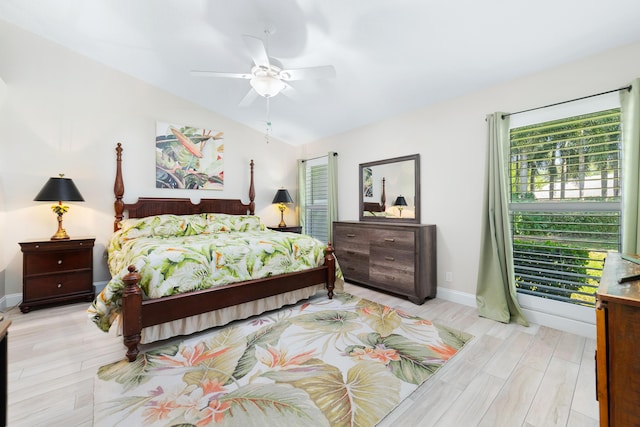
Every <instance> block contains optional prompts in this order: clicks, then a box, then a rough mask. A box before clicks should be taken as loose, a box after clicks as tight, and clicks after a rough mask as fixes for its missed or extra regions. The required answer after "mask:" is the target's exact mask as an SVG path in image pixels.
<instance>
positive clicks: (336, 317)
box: [94, 294, 471, 427]
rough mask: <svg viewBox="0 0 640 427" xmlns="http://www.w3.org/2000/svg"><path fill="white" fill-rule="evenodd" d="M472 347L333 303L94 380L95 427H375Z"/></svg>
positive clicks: (228, 331)
mask: <svg viewBox="0 0 640 427" xmlns="http://www.w3.org/2000/svg"><path fill="white" fill-rule="evenodd" d="M470 339H471V336H470V335H469V334H466V333H463V332H460V331H456V330H452V329H450V328H447V327H444V326H440V325H435V324H433V323H431V322H430V321H428V320H425V319H421V318H418V317H415V316H412V315H410V314H408V313H405V312H403V311H400V310H397V309H393V308H390V307H387V306H384V305H380V304H378V303H375V302H372V301H368V300H366V299H362V298H358V297H355V296H352V295H349V294H339V295H336V296H335V297H334V299H333V300H328V299H326V298H324V297H323V298H313V299H311V300H308V301H306V302H304V303H300V304H298V305H295V306H291V307H286V308H283V309H281V310H278V311H274V312H270V313H267V314H264V315H262V316H259V317H253V318H250V319H248V320H244V321H239V322H234V323H232V324H231V325H229V326H227V327H224V328H220V329H215V330H213V331H208V332H206V333H201V334H197V335H193V336H190V337H188V338H187V339H185V340H184V341H182V342H179V343H178V342H176V343H175V344H170V345H166V346H164V347H162V348H157V349H155V350H150V351H147V352H146V353H144V354H140V356H138V359H137V360H136V361H135V362H133V363H128V362H126V361H125V360H122V361H120V362H116V363H113V364H110V365H107V366H103V367H101V368H100V369H99V371H98V374H97V378H96V383H95V409H94V417H95V420H94V421H95V425H96V426H133V425H136V426H151V425H153V426H156V425H158V426H160V425H162V426H176V425H180V426H208V425H221V426H239V427H240V426H241V427H244V426H305V427H311V426H373V425H375V424H376V423H377V422H378V421H380V420H381V419H382V418H383V417H384V416H385V415H387V414H388V413H389V412H390V411H391V410H393V408H395V407H396V406H397V405H398V404H399V403H400V402H401V401H402V400H403V399H405V398H406V397H407V396H408V395H409V394H410V393H411V392H412V391H413V390H415V389H416V388H417V387H418V386H419V385H420V384H421V383H422V382H424V381H425V380H427V379H428V378H429V377H430V376H431V375H433V373H434V372H435V371H436V370H438V369H439V368H440V367H442V366H443V365H444V363H445V362H446V361H447V360H448V359H450V358H451V357H452V356H453V355H454V354H455V353H456V352H457V351H458V350H459V349H460V348H462V346H463V345H464V344H465V343H467V342H468V341H469V340H470Z"/></svg>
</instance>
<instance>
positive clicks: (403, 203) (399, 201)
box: [393, 196, 407, 206]
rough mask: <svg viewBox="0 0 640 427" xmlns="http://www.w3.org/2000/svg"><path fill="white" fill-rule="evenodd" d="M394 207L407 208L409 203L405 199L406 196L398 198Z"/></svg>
mask: <svg viewBox="0 0 640 427" xmlns="http://www.w3.org/2000/svg"><path fill="white" fill-rule="evenodd" d="M393 206H407V201H406V200H405V199H404V196H398V197H397V198H396V201H395V202H393Z"/></svg>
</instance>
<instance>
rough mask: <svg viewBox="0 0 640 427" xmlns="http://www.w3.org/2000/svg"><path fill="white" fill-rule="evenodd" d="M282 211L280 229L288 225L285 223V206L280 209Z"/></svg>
mask: <svg viewBox="0 0 640 427" xmlns="http://www.w3.org/2000/svg"><path fill="white" fill-rule="evenodd" d="M279 209H280V224H278V227H286V226H287V224H285V223H284V205H282V206H280V207H279Z"/></svg>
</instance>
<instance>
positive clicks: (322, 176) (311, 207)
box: [304, 156, 329, 243]
mask: <svg viewBox="0 0 640 427" xmlns="http://www.w3.org/2000/svg"><path fill="white" fill-rule="evenodd" d="M305 164H306V172H305V173H306V204H305V213H304V215H305V230H304V232H305V234H308V235H310V236H313V237H315V238H316V239H318V240H320V241H322V242H324V243H328V241H329V234H328V229H329V227H328V222H329V212H328V200H329V166H328V164H327V157H326V156H325V157H321V158H318V159H314V160H310V161H307V162H306V163H305Z"/></svg>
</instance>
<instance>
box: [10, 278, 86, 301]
mask: <svg viewBox="0 0 640 427" xmlns="http://www.w3.org/2000/svg"><path fill="white" fill-rule="evenodd" d="M92 279H93V278H92V274H91V271H85V272H78V273H63V274H55V275H50V276H41V277H31V278H27V279H25V286H24V295H23V297H24V299H25V300H27V301H32V300H39V299H45V298H47V299H48V298H52V297H54V298H55V297H58V296H63V295H64V296H68V295H72V294H75V293H85V294H86V293H87V292H88V291H90V292H92V290H93V284H92Z"/></svg>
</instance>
